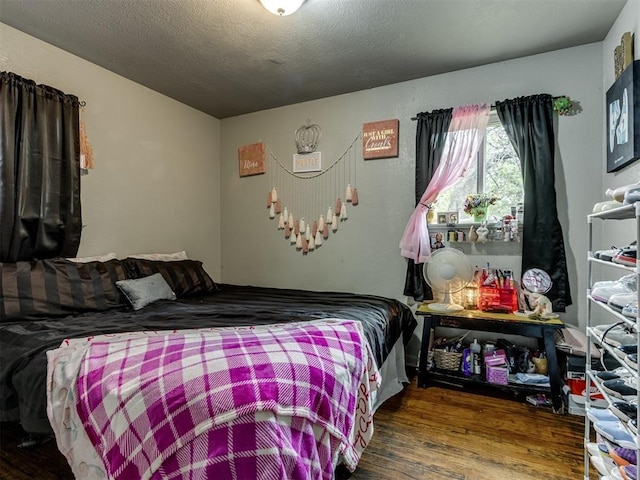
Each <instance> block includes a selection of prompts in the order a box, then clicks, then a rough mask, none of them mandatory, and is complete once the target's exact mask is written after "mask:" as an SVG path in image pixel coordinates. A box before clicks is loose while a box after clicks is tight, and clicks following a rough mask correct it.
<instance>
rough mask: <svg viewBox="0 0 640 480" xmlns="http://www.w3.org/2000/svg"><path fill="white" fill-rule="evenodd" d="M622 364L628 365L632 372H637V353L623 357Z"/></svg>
mask: <svg viewBox="0 0 640 480" xmlns="http://www.w3.org/2000/svg"><path fill="white" fill-rule="evenodd" d="M624 363H626V364H627V365H629V366H630V367H631V368H633V369H634V370H637V369H638V354H637V353H630V354H629V355H627V356H626V357H624Z"/></svg>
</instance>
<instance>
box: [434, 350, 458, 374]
mask: <svg viewBox="0 0 640 480" xmlns="http://www.w3.org/2000/svg"><path fill="white" fill-rule="evenodd" d="M433 361H434V364H435V367H436V368H439V369H440V370H450V371H454V372H456V371H458V369H459V368H460V362H461V361H462V353H459V352H447V351H445V350H438V349H437V348H436V349H434V350H433Z"/></svg>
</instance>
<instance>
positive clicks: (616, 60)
mask: <svg viewBox="0 0 640 480" xmlns="http://www.w3.org/2000/svg"><path fill="white" fill-rule="evenodd" d="M631 63H633V33H631V32H625V33H624V34H623V35H622V38H621V39H620V45H618V46H617V47H616V48H615V49H614V51H613V67H614V72H615V75H616V78H618V77H619V76H620V75H621V74H622V72H624V71H625V69H626V68H627V67H628V66H629V65H631Z"/></svg>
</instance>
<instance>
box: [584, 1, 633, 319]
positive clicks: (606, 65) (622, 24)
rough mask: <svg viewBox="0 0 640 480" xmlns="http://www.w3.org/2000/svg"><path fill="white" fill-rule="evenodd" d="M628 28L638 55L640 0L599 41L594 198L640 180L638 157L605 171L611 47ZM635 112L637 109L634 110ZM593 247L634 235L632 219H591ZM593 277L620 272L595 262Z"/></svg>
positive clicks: (630, 3)
mask: <svg viewBox="0 0 640 480" xmlns="http://www.w3.org/2000/svg"><path fill="white" fill-rule="evenodd" d="M625 32H631V33H632V34H635V35H634V51H635V52H636V53H635V58H636V59H639V58H640V56H639V55H638V52H640V0H628V1H627V4H626V5H625V7H624V8H623V10H622V12H620V15H619V16H618V18H617V20H616V22H615V23H614V25H613V27H611V30H610V31H609V33H608V34H607V36H606V38H605V39H604V41H603V42H602V60H603V61H602V66H603V70H602V82H603V94H602V105H603V113H602V130H601V135H602V137H603V139H602V154H601V156H600V165H599V167H600V168H599V172H598V173H599V177H600V178H601V179H602V186H601V187H600V188H599V190H598V198H597V200H596V201H598V202H599V201H604V200H610V198H608V197H606V196H605V192H606V190H607V189H615V188H617V187H621V186H624V185H629V184H631V183H636V182H639V181H640V161H636V162H635V163H632V164H630V165H627V166H626V167H623V168H622V169H621V170H618V171H617V172H612V173H606V172H607V141H606V92H607V90H608V89H609V88H611V86H612V85H613V83H614V82H615V69H614V57H613V54H614V49H615V48H616V47H617V46H618V45H620V43H621V39H622V35H623V34H624V33H625ZM636 115H637V113H636ZM593 231H594V247H593V248H594V250H598V249H602V248H610V247H611V246H617V247H623V246H625V245H628V244H629V242H630V241H632V240H635V238H636V229H635V223H634V222H633V221H632V220H624V221H620V222H612V221H607V222H606V223H605V222H602V221H599V220H596V221H594V222H593ZM593 268H594V279H595V280H598V279H605V278H606V279H615V278H618V277H620V276H621V272H619V271H614V270H613V269H611V268H606V267H599V266H597V265H596V266H594V267H593ZM592 312H593V315H594V317H593V321H594V322H595V323H603V322H606V323H608V322H611V321H612V319H611V318H609V317H608V316H607V315H606V314H605V313H604V312H603V311H602V310H601V309H593V310H592Z"/></svg>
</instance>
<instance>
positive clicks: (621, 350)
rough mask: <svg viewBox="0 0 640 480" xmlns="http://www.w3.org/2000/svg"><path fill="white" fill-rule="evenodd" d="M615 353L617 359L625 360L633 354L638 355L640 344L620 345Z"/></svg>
mask: <svg viewBox="0 0 640 480" xmlns="http://www.w3.org/2000/svg"><path fill="white" fill-rule="evenodd" d="M613 353H615V354H616V356H617V357H620V358H624V357H626V356H627V355H631V354H632V353H638V344H637V343H628V344H626V345H620V346H619V347H616V348H614V349H613Z"/></svg>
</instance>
